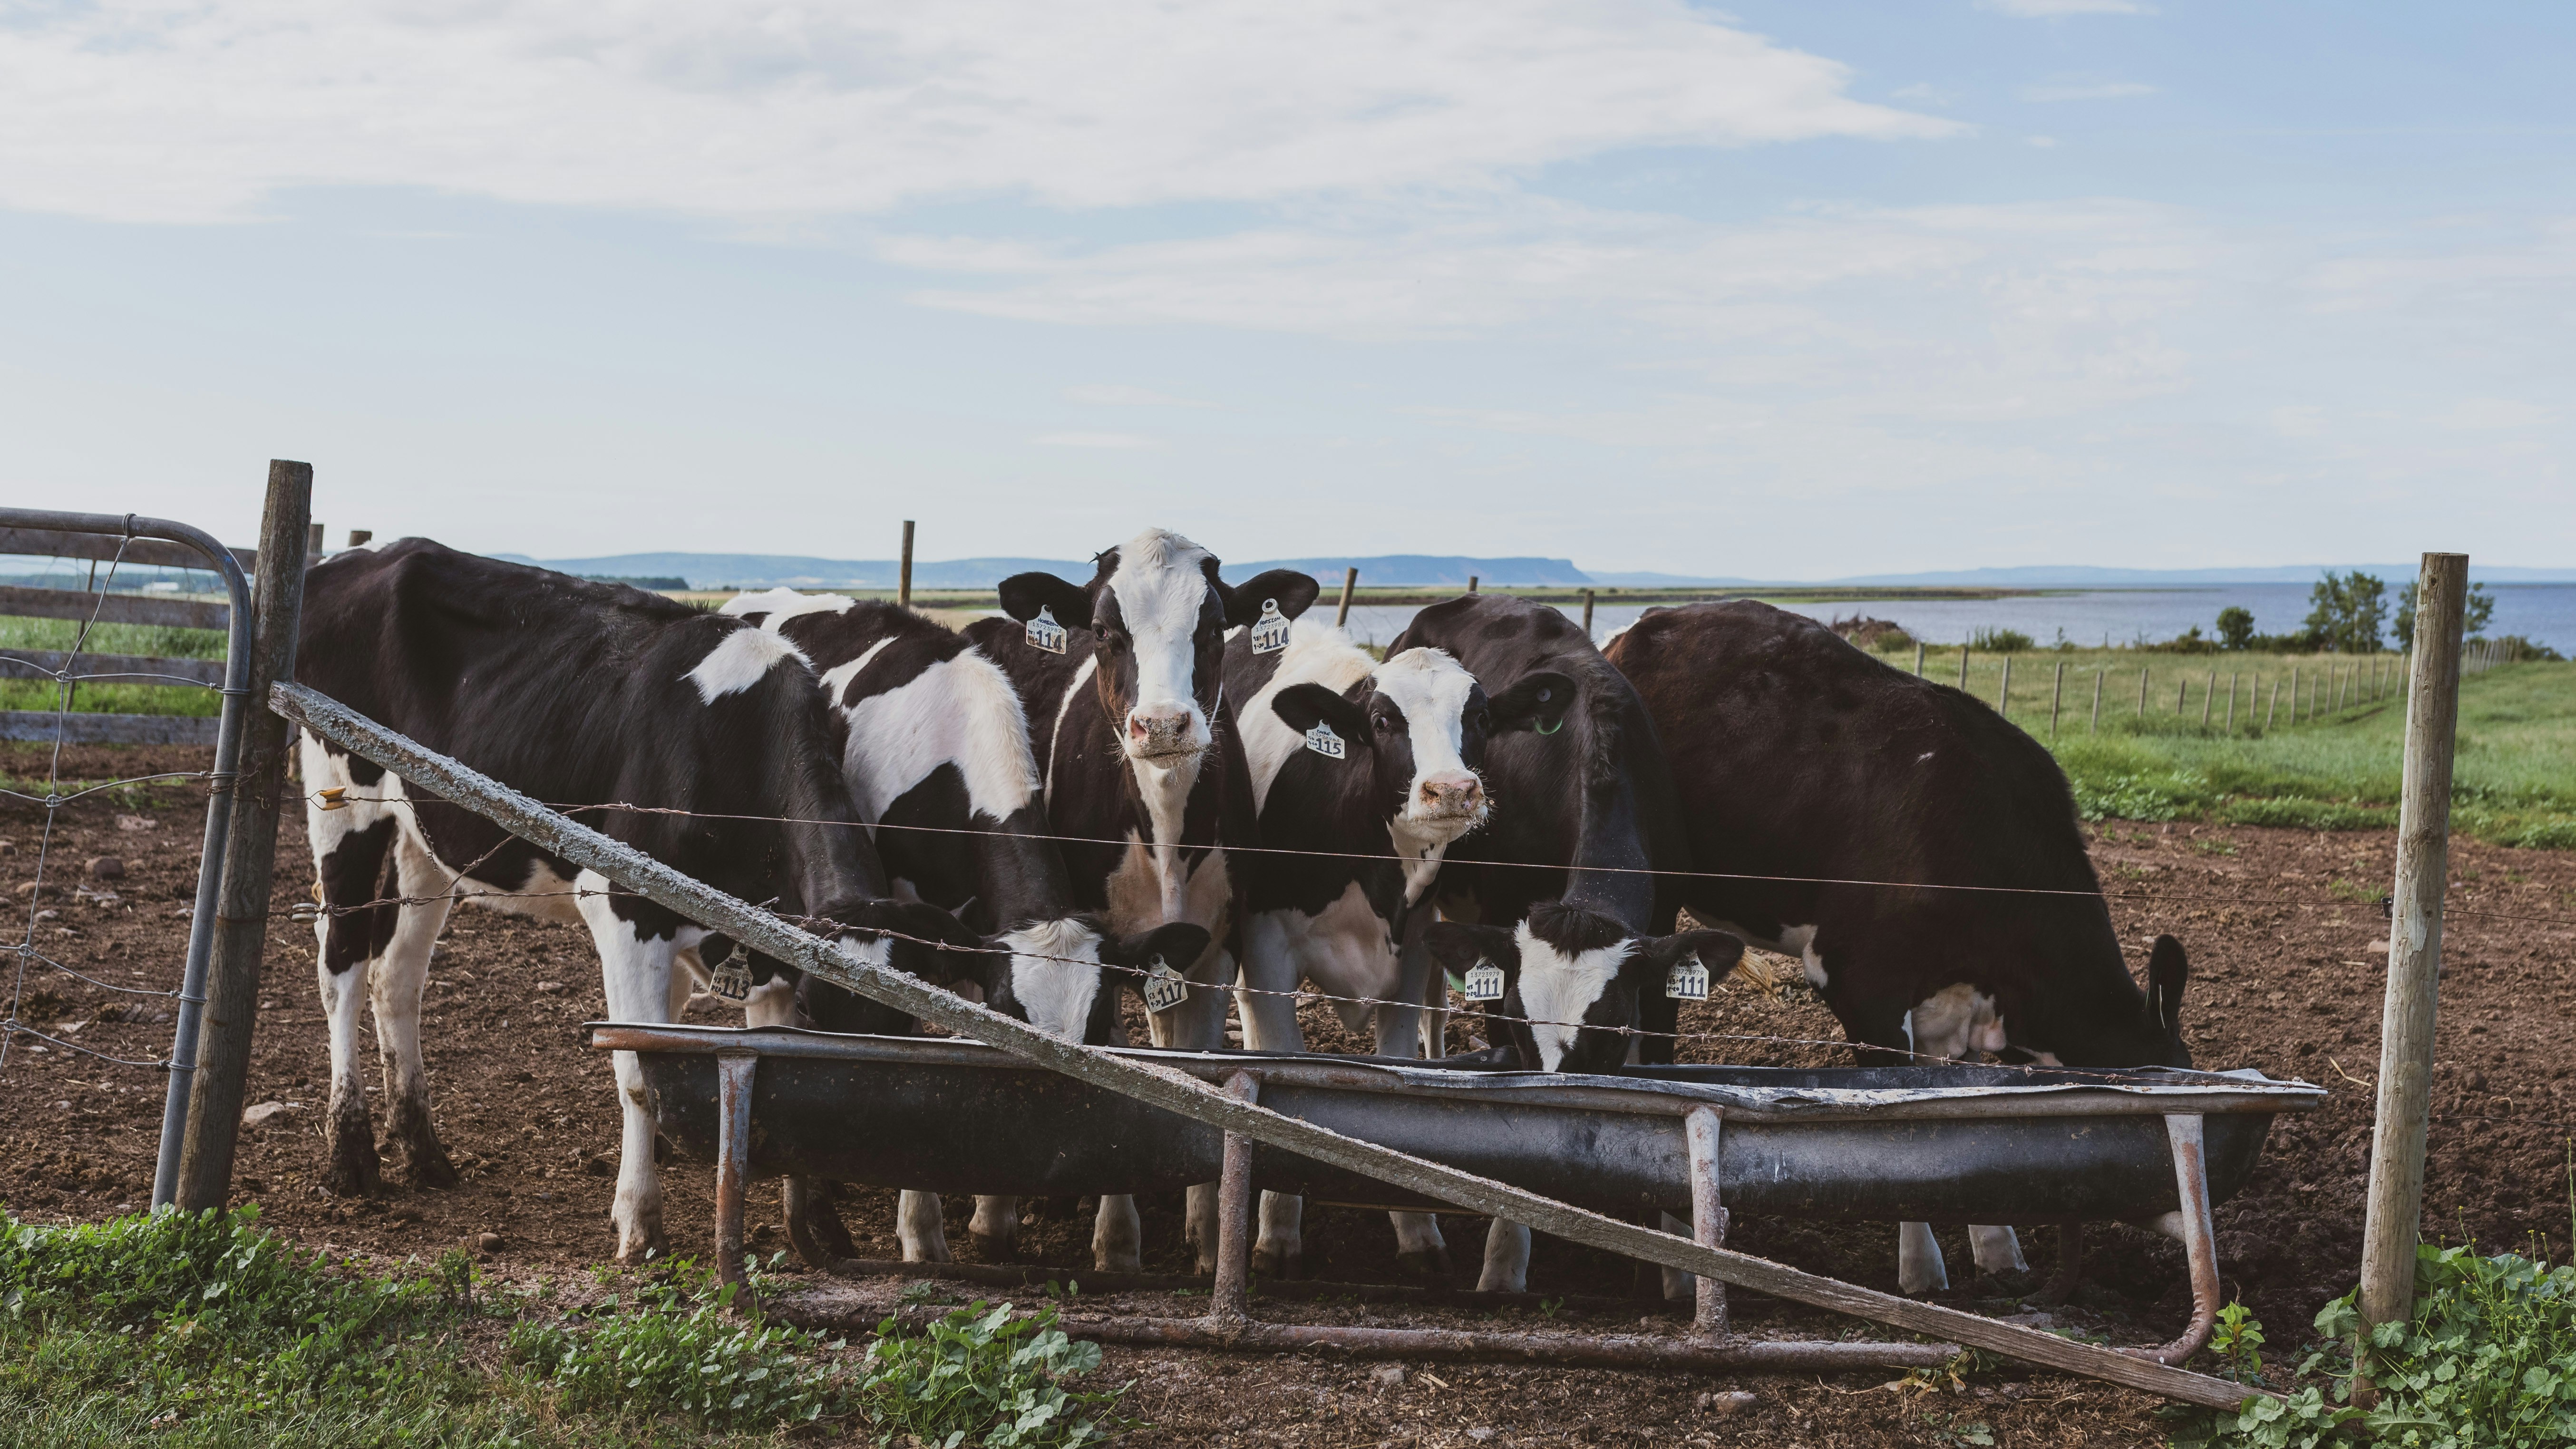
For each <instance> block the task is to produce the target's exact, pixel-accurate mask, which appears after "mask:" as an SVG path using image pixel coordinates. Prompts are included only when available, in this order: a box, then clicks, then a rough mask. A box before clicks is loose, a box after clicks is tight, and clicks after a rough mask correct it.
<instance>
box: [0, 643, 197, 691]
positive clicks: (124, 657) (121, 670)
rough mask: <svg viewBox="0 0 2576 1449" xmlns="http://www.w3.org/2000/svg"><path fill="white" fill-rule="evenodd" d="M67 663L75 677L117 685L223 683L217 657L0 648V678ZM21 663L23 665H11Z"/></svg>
mask: <svg viewBox="0 0 2576 1449" xmlns="http://www.w3.org/2000/svg"><path fill="white" fill-rule="evenodd" d="M66 663H68V665H69V667H70V669H71V671H72V677H73V678H75V679H98V678H106V679H109V680H111V681H112V682H115V683H119V684H177V683H181V682H183V681H184V682H186V683H189V684H216V685H220V684H222V683H223V682H224V661H222V660H220V659H161V658H156V657H154V656H152V655H148V654H92V653H89V652H87V651H83V652H82V653H79V654H73V653H71V652H69V651H68V650H62V649H0V679H24V678H28V677H30V676H31V675H32V674H39V673H41V674H52V673H54V672H56V671H57V670H60V669H62V668H64V667H65V666H66ZM13 665H24V666H27V667H26V668H12V667H11V666H13Z"/></svg>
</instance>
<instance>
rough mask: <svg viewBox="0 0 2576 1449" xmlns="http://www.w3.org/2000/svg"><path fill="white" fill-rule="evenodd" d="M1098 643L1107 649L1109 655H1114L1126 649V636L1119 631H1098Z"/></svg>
mask: <svg viewBox="0 0 2576 1449" xmlns="http://www.w3.org/2000/svg"><path fill="white" fill-rule="evenodd" d="M1100 642H1101V643H1102V644H1103V645H1106V646H1107V647H1108V649H1109V652H1110V653H1112V654H1115V653H1117V652H1118V651H1120V650H1122V649H1124V648H1126V647H1127V635H1126V634H1125V633H1124V632H1123V631H1121V630H1117V629H1103V630H1101V631H1100Z"/></svg>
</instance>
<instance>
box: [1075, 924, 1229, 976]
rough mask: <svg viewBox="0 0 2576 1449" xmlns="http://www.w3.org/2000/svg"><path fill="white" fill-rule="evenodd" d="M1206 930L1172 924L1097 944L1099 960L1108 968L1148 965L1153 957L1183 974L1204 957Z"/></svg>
mask: <svg viewBox="0 0 2576 1449" xmlns="http://www.w3.org/2000/svg"><path fill="white" fill-rule="evenodd" d="M1207 948H1208V930H1207V927H1205V926H1193V925H1191V924H1190V923H1189V922H1187V921H1174V922H1172V923H1170V924H1169V925H1162V926H1156V927H1155V928H1154V929H1152V930H1150V931H1140V932H1138V933H1137V934H1135V935H1133V936H1129V937H1127V938H1126V939H1125V940H1123V941H1103V942H1101V943H1100V959H1101V960H1103V961H1105V962H1108V963H1109V964H1110V965H1112V966H1138V967H1141V966H1150V965H1152V964H1153V963H1154V961H1155V960H1156V959H1157V958H1160V959H1161V960H1162V961H1164V962H1165V963H1167V964H1168V965H1170V966H1171V968H1172V969H1173V970H1175V971H1182V972H1186V971H1188V970H1189V969H1190V967H1191V965H1192V964H1193V963H1195V962H1196V961H1197V960H1198V959H1199V958H1200V957H1201V956H1204V955H1206V954H1207Z"/></svg>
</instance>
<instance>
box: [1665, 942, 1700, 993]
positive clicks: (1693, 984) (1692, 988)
mask: <svg viewBox="0 0 2576 1449" xmlns="http://www.w3.org/2000/svg"><path fill="white" fill-rule="evenodd" d="M1664 995H1665V996H1667V997H1669V998H1671V999H1672V1000H1674V1001H1706V1000H1708V968H1707V967H1705V966H1703V965H1701V964H1700V963H1699V955H1698V953H1696V952H1694V953H1692V954H1690V955H1688V956H1684V957H1683V958H1682V959H1680V960H1678V961H1676V962H1674V963H1673V966H1672V969H1671V970H1669V971H1667V972H1665V973H1664Z"/></svg>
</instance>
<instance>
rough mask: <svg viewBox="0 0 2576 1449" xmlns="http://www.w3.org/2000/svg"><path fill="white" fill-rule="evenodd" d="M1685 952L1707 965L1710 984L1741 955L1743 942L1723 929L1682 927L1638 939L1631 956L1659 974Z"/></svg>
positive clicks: (1741, 958)
mask: <svg viewBox="0 0 2576 1449" xmlns="http://www.w3.org/2000/svg"><path fill="white" fill-rule="evenodd" d="M1685 956H1697V957H1699V964H1700V965H1702V966H1704V967H1706V968H1707V969H1708V980H1709V984H1710V985H1712V986H1714V985H1716V984H1717V983H1718V982H1719V981H1722V980H1724V979H1725V978H1726V973H1727V972H1729V971H1732V970H1734V969H1735V963H1736V962H1738V961H1741V960H1743V959H1744V942H1743V941H1742V940H1741V939H1740V938H1738V937H1737V936H1735V935H1734V934H1733V933H1731V932H1727V931H1683V932H1681V933H1679V934H1677V935H1671V936H1657V937H1654V938H1653V939H1651V940H1646V941H1640V942H1638V943H1637V955H1636V957H1635V958H1634V959H1638V960H1642V961H1644V962H1645V963H1646V964H1647V965H1648V966H1649V967H1651V968H1652V969H1653V970H1654V972H1655V974H1656V975H1657V976H1661V975H1662V974H1663V973H1665V972H1667V971H1670V970H1671V969H1673V963H1674V962H1676V961H1679V960H1680V959H1682V958H1683V957H1685Z"/></svg>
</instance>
